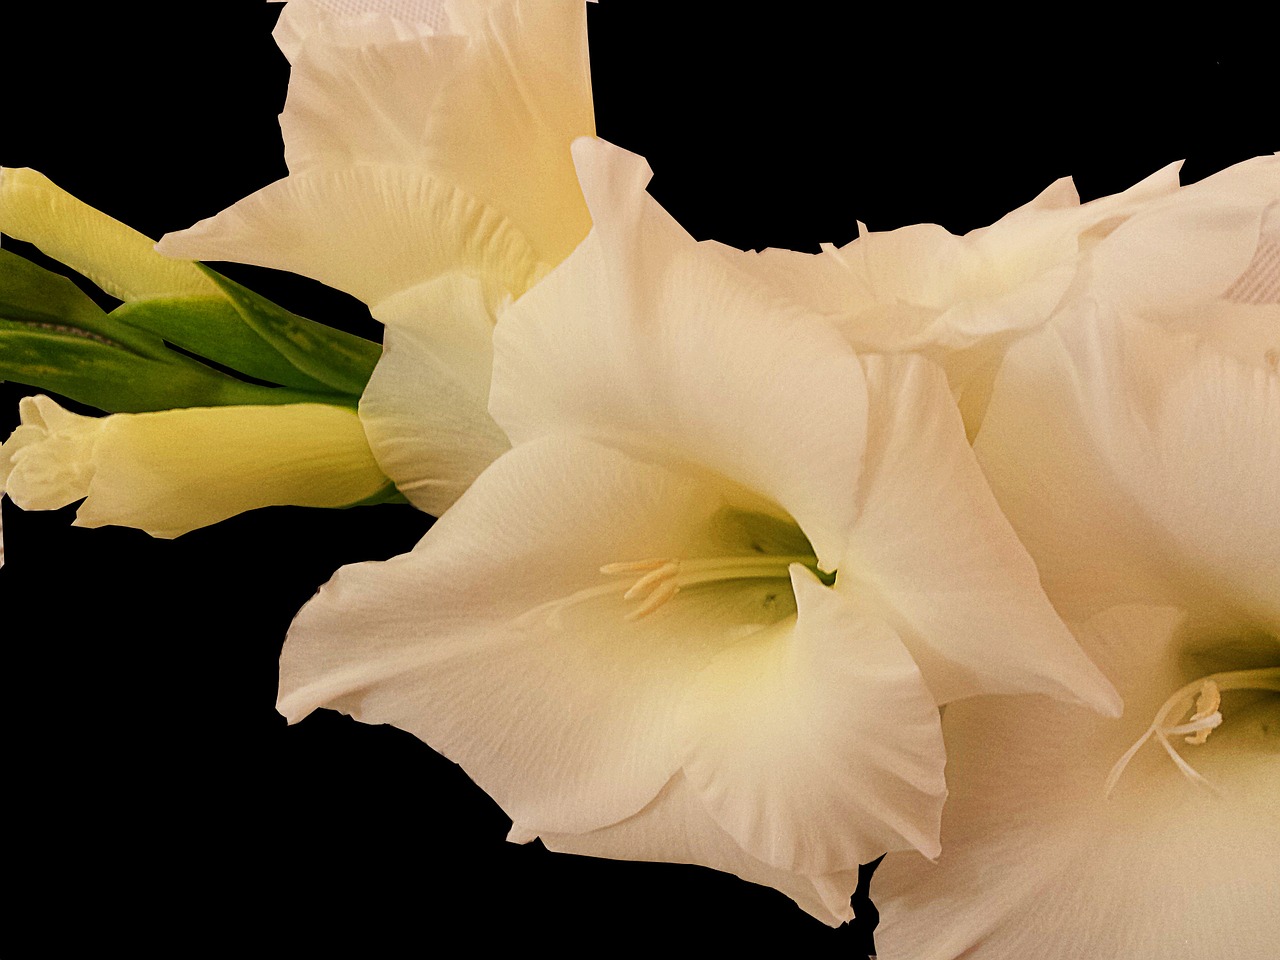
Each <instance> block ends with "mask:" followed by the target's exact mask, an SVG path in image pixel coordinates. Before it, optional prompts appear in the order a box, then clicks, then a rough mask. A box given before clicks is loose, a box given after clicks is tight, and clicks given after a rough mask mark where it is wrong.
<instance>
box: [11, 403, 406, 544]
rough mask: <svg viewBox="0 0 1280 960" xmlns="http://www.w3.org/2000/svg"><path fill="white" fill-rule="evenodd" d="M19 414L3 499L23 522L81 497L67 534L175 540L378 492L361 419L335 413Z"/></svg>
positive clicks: (322, 409) (325, 409)
mask: <svg viewBox="0 0 1280 960" xmlns="http://www.w3.org/2000/svg"><path fill="white" fill-rule="evenodd" d="M21 409H22V413H23V417H24V426H22V427H19V428H18V430H17V431H15V434H14V436H13V437H11V438H10V440H9V441H8V442H7V443H6V444H5V447H4V449H5V456H4V458H3V459H4V460H7V461H9V466H10V472H9V475H8V478H7V492H8V494H9V496H10V497H11V498H12V499H13V501H14V502H15V503H17V504H18V505H19V506H21V507H23V508H24V509H33V510H49V509H54V508H57V507H61V506H64V505H66V504H67V503H71V502H73V501H75V500H78V499H80V498H81V497H86V498H87V499H86V500H85V502H84V503H83V504H82V505H81V506H80V509H79V511H78V512H77V513H76V525H77V526H82V527H100V526H105V525H107V524H118V525H121V526H129V527H137V528H139V529H142V530H145V531H147V532H148V533H150V534H151V535H152V536H156V537H176V536H179V535H180V534H183V533H186V532H188V531H189V530H194V529H196V528H197V527H203V526H207V525H209V524H211V523H216V522H218V521H219V520H225V519H226V518H227V517H230V516H234V515H235V514H237V513H242V512H244V511H246V510H252V509H255V508H257V507H266V506H273V505H279V504H296V505H299V506H314V507H341V506H347V505H349V504H353V503H358V502H359V501H361V500H364V499H367V498H368V497H371V496H373V495H374V494H375V493H378V492H379V491H380V490H382V489H383V488H384V487H385V486H386V483H387V480H386V477H384V476H383V474H382V472H381V471H380V470H379V469H378V467H377V464H376V463H375V462H374V460H373V457H372V456H371V455H370V453H369V447H368V444H367V443H366V442H365V438H364V431H363V430H362V429H361V427H360V421H359V419H358V418H357V417H356V415H355V413H354V412H352V411H351V410H347V409H345V408H342V407H331V406H326V405H322V404H313V403H303V404H289V405H282V406H262V407H190V408H184V409H179V410H163V411H159V412H157V413H136V414H114V415H112V416H109V417H81V416H79V415H77V414H71V413H69V412H67V411H65V410H62V409H61V408H60V407H58V406H57V404H55V403H54V402H53V401H52V400H50V399H49V398H47V397H36V398H34V399H31V398H28V399H26V400H23V402H22V407H21ZM11 444H12V445H13V447H12V448H11V447H10V445H11Z"/></svg>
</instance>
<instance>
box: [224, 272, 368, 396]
mask: <svg viewBox="0 0 1280 960" xmlns="http://www.w3.org/2000/svg"><path fill="white" fill-rule="evenodd" d="M201 269H202V270H203V271H204V272H205V275H206V276H208V277H209V279H211V280H212V281H213V282H214V283H216V284H217V285H218V287H219V288H220V289H221V290H222V291H223V293H225V294H226V296H227V298H228V299H229V300H230V301H231V303H232V304H233V305H234V306H235V308H236V310H237V311H239V313H240V316H241V317H243V318H244V321H245V323H247V324H248V325H249V326H250V327H252V328H253V329H254V331H256V332H257V333H258V334H259V335H260V336H261V337H262V338H263V339H264V340H266V341H267V342H268V343H269V344H271V346H272V347H274V348H275V349H276V351H277V352H279V354H280V356H282V357H283V358H284V359H286V360H287V361H288V362H289V363H291V364H292V365H293V366H294V367H296V368H297V369H298V370H300V371H301V372H303V373H305V374H306V375H307V376H309V377H312V378H313V379H315V380H318V381H320V382H321V383H323V384H325V385H327V386H328V387H330V388H331V389H333V390H336V391H339V392H342V393H347V394H351V395H352V396H356V397H358V396H359V395H360V394H361V393H363V392H364V388H365V385H366V384H367V383H368V382H369V377H370V376H371V375H372V374H373V368H374V365H375V364H376V363H377V362H378V357H379V356H380V355H381V354H382V348H381V347H380V346H379V345H378V344H376V343H373V342H371V341H369V340H365V339H364V338H363V337H357V336H355V335H353V334H350V333H345V332H343V331H341V330H335V329H334V328H333V327H327V326H325V325H324V324H322V323H316V322H315V321H314V320H307V319H305V318H304V317H299V316H298V315H296V314H294V313H290V312H289V311H288V310H285V309H284V308H283V307H280V306H277V305H276V304H274V303H272V302H271V301H270V300H267V299H266V298H265V297H260V296H258V294H256V293H254V292H253V291H252V290H248V289H246V288H245V287H242V286H241V285H240V284H238V283H236V282H235V281H234V280H230V279H228V278H227V277H224V276H221V275H220V274H217V273H215V272H214V271H212V270H210V269H209V268H208V267H205V266H203V265H201Z"/></svg>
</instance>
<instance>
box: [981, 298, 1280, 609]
mask: <svg viewBox="0 0 1280 960" xmlns="http://www.w3.org/2000/svg"><path fill="white" fill-rule="evenodd" d="M975 451H976V453H977V455H978V457H979V459H980V462H981V463H982V465H983V469H984V471H985V472H986V474H987V476H988V478H989V479H990V481H991V484H992V488H993V490H994V491H995V493H996V496H997V498H998V499H999V500H1000V503H1001V506H1002V507H1003V508H1004V510H1005V512H1006V513H1007V514H1008V516H1009V518H1010V520H1011V522H1012V523H1013V525H1014V528H1015V529H1016V530H1017V531H1018V535H1019V536H1020V537H1021V538H1022V540H1023V542H1025V543H1026V544H1027V547H1028V549H1029V550H1030V552H1031V554H1032V555H1033V556H1034V557H1035V558H1036V562H1037V564H1038V565H1039V567H1040V570H1041V575H1042V576H1043V577H1044V580H1045V585H1046V588H1047V590H1048V591H1049V595H1050V596H1051V597H1053V598H1054V600H1055V602H1056V603H1058V604H1059V605H1066V606H1067V607H1069V608H1070V609H1071V610H1072V611H1073V612H1074V613H1075V614H1076V615H1081V616H1083V615H1086V614H1088V613H1090V612H1092V611H1094V610H1098V609H1101V608H1102V607H1104V606H1106V605H1107V604H1108V603H1115V602H1123V601H1125V600H1147V601H1150V602H1176V603H1179V604H1194V603H1195V602H1197V601H1196V600H1195V598H1196V597H1197V596H1198V597H1199V598H1200V601H1202V606H1203V604H1209V605H1217V604H1222V603H1230V604H1240V605H1243V606H1244V607H1246V608H1248V609H1250V610H1252V612H1253V613H1254V614H1255V615H1256V616H1260V617H1263V618H1264V619H1269V620H1270V622H1273V623H1274V622H1280V606H1277V604H1278V603H1280V601H1278V600H1277V597H1278V596H1280V555H1278V554H1277V552H1276V549H1275V544H1276V542H1277V538H1280V480H1277V477H1280V377H1278V376H1277V374H1276V373H1275V372H1274V371H1272V370H1270V369H1269V368H1268V367H1267V366H1266V365H1265V364H1260V363H1258V364H1246V363H1242V362H1240V361H1238V360H1236V359H1234V358H1231V357H1227V356H1221V355H1219V354H1218V353H1217V352H1216V350H1215V349H1213V347H1211V346H1210V345H1208V344H1206V343H1202V342H1198V340H1197V338H1194V337H1192V336H1189V335H1185V334H1184V335H1180V336H1179V335H1172V334H1170V333H1169V332H1167V331H1166V330H1165V329H1162V328H1161V327H1158V326H1156V325H1154V324H1151V323H1147V322H1143V321H1140V320H1136V319H1134V318H1121V317H1112V316H1108V315H1099V314H1098V313H1097V312H1096V311H1095V310H1092V309H1091V308H1090V307H1089V305H1088V304H1082V305H1081V306H1080V307H1079V309H1077V310H1075V311H1073V312H1072V313H1071V314H1067V315H1064V316H1063V318H1062V319H1061V321H1058V322H1055V327H1054V328H1053V329H1048V330H1046V331H1044V333H1043V334H1042V335H1040V336H1038V337H1036V338H1035V339H1033V340H1028V341H1026V342H1025V343H1024V344H1021V345H1019V346H1018V347H1017V348H1016V350H1015V351H1014V352H1011V353H1010V355H1009V358H1008V359H1007V360H1006V362H1005V367H1004V370H1003V371H1002V374H1001V377H1000V379H999V380H998V381H997V386H996V391H995V393H994V394H993V398H992V404H991V407H990V408H989V410H988V415H987V421H986V422H985V423H984V426H983V430H982V433H981V434H980V435H979V437H978V440H977V442H976V444H975Z"/></svg>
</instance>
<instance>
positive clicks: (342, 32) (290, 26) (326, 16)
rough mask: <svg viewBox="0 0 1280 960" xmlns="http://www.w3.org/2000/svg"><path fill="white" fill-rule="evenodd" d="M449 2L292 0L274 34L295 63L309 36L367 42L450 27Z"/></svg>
mask: <svg viewBox="0 0 1280 960" xmlns="http://www.w3.org/2000/svg"><path fill="white" fill-rule="evenodd" d="M273 2H275V0H273ZM446 6H447V4H446V3H445V2H444V0H290V2H289V3H288V4H287V5H286V6H285V7H284V9H283V10H281V11H280V19H279V20H277V21H276V28H275V30H273V31H272V33H271V35H272V37H273V38H274V39H275V41H276V45H277V46H278V47H280V51H281V52H282V53H283V54H284V55H285V56H286V57H287V58H288V59H289V62H290V63H293V62H295V61H296V60H297V59H298V55H299V53H300V52H301V50H302V45H303V44H304V43H306V42H307V41H308V40H312V41H317V42H320V43H327V44H347V45H350V46H362V45H364V44H368V43H390V42H394V41H396V40H405V39H409V38H411V37H418V36H431V35H432V34H433V33H438V32H442V31H446V30H447V28H448V25H449V15H448V12H447V11H446V9H445V8H446Z"/></svg>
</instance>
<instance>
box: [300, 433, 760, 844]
mask: <svg viewBox="0 0 1280 960" xmlns="http://www.w3.org/2000/svg"><path fill="white" fill-rule="evenodd" d="M723 506H724V502H723V499H722V498H721V497H720V495H719V493H718V491H717V490H716V488H715V487H714V486H713V485H710V484H707V483H705V482H700V481H697V480H694V479H693V478H691V477H689V476H683V475H679V474H675V473H672V472H670V471H668V470H664V469H662V468H660V467H656V466H652V465H648V464H644V463H641V462H639V461H636V460H633V459H632V458H630V457H627V456H626V455H624V454H621V453H617V452H615V451H612V450H609V449H607V448H604V447H599V446H597V445H595V444H592V443H588V442H585V441H581V440H577V439H573V438H569V437H549V438H546V439H544V440H540V441H534V442H531V443H528V444H524V445H521V446H518V447H516V448H515V449H513V450H512V451H511V452H509V453H507V454H505V455H504V456H503V457H501V458H500V459H498V460H497V461H496V462H495V463H494V464H493V465H492V466H491V467H490V468H489V469H488V470H487V471H485V472H484V473H483V474H482V475H481V476H480V477H479V478H478V479H477V480H476V482H475V483H474V484H473V485H472V486H471V488H470V489H469V490H468V491H467V493H466V494H464V495H463V496H462V498H461V499H460V500H458V502H457V503H456V504H455V505H454V506H453V507H452V508H450V510H449V511H448V512H447V513H445V515H444V516H443V517H442V518H441V519H440V520H439V521H438V522H437V523H436V525H435V526H434V527H433V528H432V529H431V531H429V533H428V534H427V536H426V537H425V538H424V539H423V541H422V542H421V543H420V544H419V545H418V547H417V548H416V549H415V550H414V551H413V552H411V553H409V554H406V555H405V556H402V557H398V558H396V559H394V560H391V561H388V562H386V563H379V564H358V565H356V566H351V567H345V568H344V569H342V570H341V571H339V573H338V574H337V576H335V578H334V579H333V580H332V581H331V582H330V583H329V585H327V586H326V587H325V588H324V589H323V590H322V591H321V592H320V594H319V595H318V596H317V597H316V598H315V599H314V600H313V601H312V602H311V603H310V604H308V605H307V606H306V607H305V608H304V609H303V611H302V612H301V613H300V614H299V616H298V619H297V620H296V621H295V623H294V625H293V627H292V629H291V630H290V633H289V638H288V640H287V642H286V644H285V648H284V653H283V655H282V659H281V696H280V704H279V709H280V710H281V712H282V713H284V714H285V715H286V716H287V717H288V718H289V719H290V720H292V721H296V720H298V719H301V718H302V717H303V716H305V715H306V714H307V713H309V712H311V711H312V710H313V709H316V708H317V707H320V706H326V705H327V706H330V707H333V708H335V709H339V710H342V711H343V712H346V713H349V714H351V715H352V716H354V717H356V718H357V719H359V720H363V721H365V722H369V723H393V724H395V725H396V726H398V727H401V728H403V729H406V730H409V731H411V732H413V733H414V734H416V735H417V736H418V737H420V738H422V739H423V740H425V741H426V742H427V743H429V744H431V746H433V747H434V748H436V749H437V750H439V751H440V752H441V753H443V754H445V755H446V756H448V757H450V758H451V759H453V760H455V761H456V762H458V763H460V764H461V765H462V766H463V768H464V769H465V770H466V771H467V773H468V774H469V775H470V776H471V777H472V778H473V779H475V781H476V782H477V783H478V784H480V786H481V787H483V788H484V789H485V791H486V792H488V793H489V794H490V795H491V796H492V797H493V798H494V799H495V800H496V801H497V802H498V803H499V804H500V805H501V806H502V808H503V809H504V810H505V811H507V813H508V814H509V815H510V816H511V817H512V819H513V820H515V821H516V822H518V823H521V824H523V825H525V826H527V827H528V828H529V829H531V830H535V831H542V830H550V831H554V832H575V833H576V832H582V831H586V830H592V829H596V828H598V827H602V826H606V825H608V824H610V823H616V822H617V821H619V820H621V819H623V818H625V817H628V816H630V815H632V814H634V813H635V812H636V811H638V810H639V809H641V808H642V807H643V806H645V805H646V804H648V803H649V802H650V801H651V800H652V799H653V798H654V797H655V796H656V795H657V793H658V792H659V791H660V790H661V789H662V787H663V786H664V785H665V784H666V783H667V781H668V780H669V779H670V778H671V776H672V775H673V774H674V773H675V770H676V769H677V758H676V756H675V742H676V741H675V735H674V723H675V721H674V719H673V717H674V712H675V709H676V705H677V703H678V702H679V700H680V698H681V696H682V694H683V691H684V690H685V689H686V687H687V686H688V684H689V683H690V682H691V681H692V679H693V678H694V677H695V676H696V674H697V672H698V671H699V670H700V669H701V667H702V666H703V665H704V664H705V663H706V662H707V661H708V660H709V659H710V658H711V657H712V656H714V655H715V652H716V651H717V650H718V649H720V648H721V647H722V646H723V645H724V644H726V643H729V642H732V641H733V640H734V639H735V638H736V636H737V635H738V634H739V633H740V632H741V631H742V630H744V629H751V630H754V629H759V621H760V618H761V617H762V616H765V617H766V618H767V619H772V617H771V616H769V615H768V604H767V603H766V602H765V600H764V597H763V594H762V589H763V590H767V589H768V588H767V587H765V588H762V587H761V586H760V583H761V581H747V582H746V584H745V585H741V584H739V585H730V586H726V587H723V588H722V587H719V586H717V588H715V589H706V590H689V591H686V592H684V593H681V595H680V596H679V597H677V598H676V599H675V600H673V601H671V602H670V603H668V604H666V605H665V606H664V607H662V608H661V609H659V610H657V611H656V612H654V613H653V614H651V615H650V616H648V617H644V618H642V619H639V620H632V621H629V620H627V619H626V614H627V613H628V612H629V610H630V609H632V608H630V607H628V606H626V605H624V603H623V601H622V598H621V592H622V589H623V588H625V587H626V585H627V584H626V583H625V582H619V581H618V580H617V578H609V577H606V576H605V575H603V574H602V573H601V571H600V568H601V566H603V565H605V564H608V563H616V562H620V561H632V560H643V559H646V558H650V557H677V556H690V555H697V553H698V551H699V550H702V549H703V548H713V549H717V550H719V549H720V548H721V547H722V546H723V545H722V544H719V543H712V541H713V540H715V538H717V537H719V536H721V535H722V534H723V524H722V523H721V521H720V519H719V515H720V511H721V509H722V508H723ZM737 548H738V552H740V553H748V552H749V546H748V544H747V541H746V540H745V539H744V540H743V542H742V543H740V544H738V545H737ZM713 555H714V554H713ZM784 583H785V581H784ZM774 589H775V590H776V588H774ZM783 610H784V611H785V607H784V608H783ZM772 616H777V614H774V615H772ZM767 619H766V622H767Z"/></svg>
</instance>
